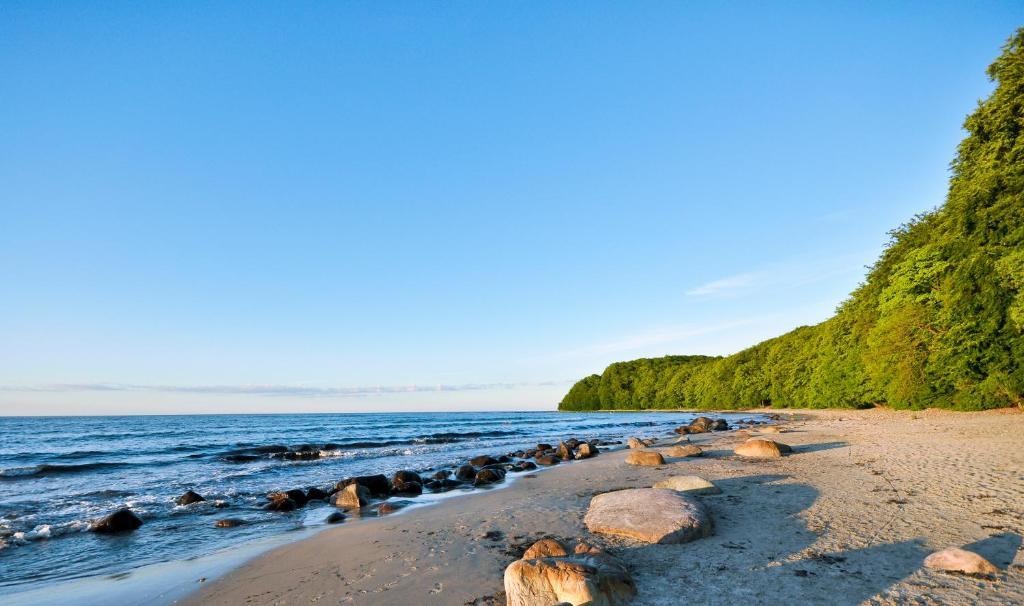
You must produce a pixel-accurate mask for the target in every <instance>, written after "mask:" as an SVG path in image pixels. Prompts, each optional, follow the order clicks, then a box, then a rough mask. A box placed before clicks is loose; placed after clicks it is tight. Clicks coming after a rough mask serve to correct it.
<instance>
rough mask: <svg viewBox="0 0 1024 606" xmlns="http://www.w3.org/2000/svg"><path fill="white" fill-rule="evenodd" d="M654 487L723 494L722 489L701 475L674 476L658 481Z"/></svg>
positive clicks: (684, 491) (677, 490)
mask: <svg viewBox="0 0 1024 606" xmlns="http://www.w3.org/2000/svg"><path fill="white" fill-rule="evenodd" d="M654 488H667V489H669V490H674V491H676V492H683V493H687V494H695V495H696V494H721V492H722V489H721V488H719V487H717V486H715V485H714V484H712V483H711V482H709V481H707V480H705V479H704V478H702V477H700V476H672V477H671V478H668V479H666V480H662V481H660V482H657V483H656V484H655V485H654Z"/></svg>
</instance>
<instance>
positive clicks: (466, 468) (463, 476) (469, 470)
mask: <svg viewBox="0 0 1024 606" xmlns="http://www.w3.org/2000/svg"><path fill="white" fill-rule="evenodd" d="M475 477H476V468H474V467H473V466H472V465H463V466H461V467H459V468H458V469H457V470H456V471H455V479H457V480H462V481H463V482H470V481H472V480H473V478H475Z"/></svg>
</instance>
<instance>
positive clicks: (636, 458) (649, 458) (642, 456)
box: [626, 450, 665, 465]
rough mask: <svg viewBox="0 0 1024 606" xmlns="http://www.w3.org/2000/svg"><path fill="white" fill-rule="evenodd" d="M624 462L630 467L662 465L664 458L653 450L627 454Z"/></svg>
mask: <svg viewBox="0 0 1024 606" xmlns="http://www.w3.org/2000/svg"><path fill="white" fill-rule="evenodd" d="M626 462H627V463H629V464H630V465H664V464H665V458H664V457H662V456H661V453H658V452H654V451H653V450H638V451H636V452H631V453H629V456H627V457H626Z"/></svg>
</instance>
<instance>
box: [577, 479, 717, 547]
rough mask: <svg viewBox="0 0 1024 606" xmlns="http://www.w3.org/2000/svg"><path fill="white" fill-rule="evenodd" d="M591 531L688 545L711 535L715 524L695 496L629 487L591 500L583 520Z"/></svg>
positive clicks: (670, 491)
mask: <svg viewBox="0 0 1024 606" xmlns="http://www.w3.org/2000/svg"><path fill="white" fill-rule="evenodd" d="M583 522H584V524H586V526H587V529H588V530H590V531H591V532H597V533H601V534H611V535H618V536H625V537H630V538H633V539H637V540H640V541H645V542H647V543H661V544H667V543H685V542H687V541H692V540H694V539H699V538H702V537H707V536H711V534H712V533H713V532H714V523H713V522H712V520H711V514H710V512H709V511H708V509H707V507H706V506H705V505H704V504H703V503H702V502H701V501H700V500H698V499H697V498H696V497H693V496H690V495H687V494H682V493H679V492H676V491H674V490H667V489H664V488H628V489H626V490H616V491H614V492H606V493H604V494H599V495H597V496H595V497H594V498H593V499H591V500H590V507H589V508H588V509H587V514H586V516H585V517H584V518H583Z"/></svg>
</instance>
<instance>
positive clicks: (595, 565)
mask: <svg viewBox="0 0 1024 606" xmlns="http://www.w3.org/2000/svg"><path fill="white" fill-rule="evenodd" d="M635 594H636V587H635V586H634V585H633V579H632V578H630V576H629V572H627V571H626V568H625V567H624V566H623V565H622V564H621V563H619V562H618V560H616V559H615V558H613V557H611V556H610V555H608V554H604V553H581V554H573V555H569V556H565V557H547V558H539V559H532V560H516V561H515V562H512V563H511V564H509V566H508V568H506V569H505V597H506V604H507V606H542V605H543V606H553V605H556V604H587V606H622V605H624V604H627V603H628V602H629V601H630V600H631V599H632V597H633V596H634V595H635Z"/></svg>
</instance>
